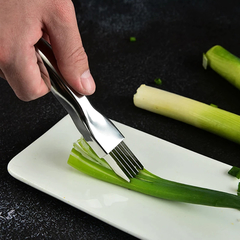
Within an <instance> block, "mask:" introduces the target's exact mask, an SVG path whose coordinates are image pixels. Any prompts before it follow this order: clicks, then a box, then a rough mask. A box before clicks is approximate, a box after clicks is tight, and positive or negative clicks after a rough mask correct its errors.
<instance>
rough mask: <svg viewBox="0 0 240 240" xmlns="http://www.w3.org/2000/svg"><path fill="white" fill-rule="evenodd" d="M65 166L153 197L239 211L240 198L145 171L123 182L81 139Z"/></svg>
mask: <svg viewBox="0 0 240 240" xmlns="http://www.w3.org/2000/svg"><path fill="white" fill-rule="evenodd" d="M68 164H69V165H71V166H72V167H74V168H75V169H77V170H79V171H81V172H83V173H85V174H88V175H90V176H92V177H94V178H97V179H99V180H102V181H106V182H109V183H112V184H115V185H118V186H121V187H124V188H127V189H130V190H134V191H137V192H140V193H144V194H147V195H151V196H154V197H158V198H162V199H167V200H172V201H180V202H186V203H193V204H200V205H207V206H214V207H225V208H235V209H239V210H240V197H239V196H237V195H233V194H230V193H224V192H220V191H215V190H211V189H206V188H200V187H195V186H190V185H186V184H182V183H177V182H173V181H170V180H166V179H163V178H160V177H158V176H156V175H154V174H152V173H150V172H149V171H147V170H146V169H143V170H141V171H140V172H139V173H138V174H137V176H136V177H135V178H132V179H131V181H130V182H127V181H125V180H123V179H122V178H120V177H119V176H117V175H116V174H115V173H114V171H113V170H112V169H111V168H110V167H109V166H108V164H107V163H106V162H105V160H104V159H100V158H99V157H98V156H97V155H96V154H95V153H94V152H93V150H92V149H91V148H90V147H89V146H88V145H87V143H86V142H85V140H84V139H80V140H79V141H78V142H77V143H76V144H74V148H73V149H72V151H71V154H70V156H69V159H68Z"/></svg>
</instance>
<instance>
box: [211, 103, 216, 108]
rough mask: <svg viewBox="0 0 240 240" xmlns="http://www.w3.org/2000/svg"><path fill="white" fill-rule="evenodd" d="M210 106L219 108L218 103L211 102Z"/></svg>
mask: <svg viewBox="0 0 240 240" xmlns="http://www.w3.org/2000/svg"><path fill="white" fill-rule="evenodd" d="M210 106H212V107H215V108H217V107H218V106H217V105H216V104H213V103H211V104H210Z"/></svg>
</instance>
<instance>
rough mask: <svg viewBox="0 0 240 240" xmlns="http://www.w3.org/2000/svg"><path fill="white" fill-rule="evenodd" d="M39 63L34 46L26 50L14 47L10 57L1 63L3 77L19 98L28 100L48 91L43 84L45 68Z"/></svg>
mask: <svg viewBox="0 0 240 240" xmlns="http://www.w3.org/2000/svg"><path fill="white" fill-rule="evenodd" d="M39 64H40V61H39V59H38V57H37V55H36V52H35V48H34V46H33V47H32V49H29V50H28V51H27V50H26V49H25V51H24V49H22V48H21V49H20V50H19V49H17V48H15V54H14V55H12V57H11V59H10V60H9V61H6V62H5V63H4V64H2V65H3V66H2V73H3V77H4V78H5V79H6V80H7V81H8V83H9V85H10V86H11V88H12V89H13V90H14V92H15V94H16V96H17V97H18V98H19V99H21V100H23V101H30V100H34V99H37V98H39V97H41V96H43V95H45V94H46V93H48V92H49V89H48V87H47V86H46V84H45V81H48V78H47V76H46V74H47V73H46V70H45V69H44V68H43V67H42V66H39ZM44 71H45V72H44Z"/></svg>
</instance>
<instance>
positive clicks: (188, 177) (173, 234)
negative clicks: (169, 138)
mask: <svg viewBox="0 0 240 240" xmlns="http://www.w3.org/2000/svg"><path fill="white" fill-rule="evenodd" d="M115 124H116V125H117V127H118V128H119V129H120V130H121V132H122V133H123V134H124V135H125V137H126V143H127V144H128V145H129V147H130V149H131V150H132V151H133V152H134V153H135V154H136V155H137V157H138V158H139V160H140V161H141V162H142V163H143V165H144V166H145V168H146V169H148V170H149V171H151V172H153V173H155V174H157V175H159V176H161V177H163V178H167V179H170V180H175V181H179V182H183V183H187V184H192V185H197V186H201V187H207V188H212V189H216V190H221V191H226V192H230V193H234V194H236V189H237V184H238V180H237V179H235V178H233V177H231V176H229V175H228V174H227V172H228V170H229V169H230V168H231V166H229V165H226V164H223V163H220V162H218V161H216V160H213V159H210V158H207V157H205V156H202V155H200V154H197V153H194V152H191V151H189V150H186V149H184V148H181V147H179V146H176V145H174V144H171V143H169V142H166V141H163V140H161V139H159V138H156V137H153V136H151V135H149V134H146V133H143V132H140V131H138V130H136V129H133V128H130V127H127V126H125V125H122V124H119V123H116V122H115ZM79 137H80V136H79V133H78V131H77V130H76V128H75V126H74V125H73V123H72V121H71V119H70V117H69V116H66V117H65V118H63V119H62V120H61V121H60V122H59V123H57V124H56V125H55V126H54V127H53V128H51V129H50V130H49V131H48V132H46V133H45V134H44V135H43V136H41V137H40V138H39V139H38V140H36V141H35V142H33V143H32V144H31V145H30V146H29V147H27V148H26V149H25V150H23V151H22V152H21V153H19V154H18V155H17V156H16V157H14V158H13V159H12V160H11V161H10V163H9V165H8V171H9V173H10V174H11V175H12V176H13V177H15V178H17V179H18V180H20V181H22V182H24V183H26V184H28V185H30V186H32V187H34V188H37V189H39V190H41V191H43V192H45V193H47V194H49V195H51V196H53V197H55V198H58V199H59V200H61V201H63V202H66V203H67V204H70V205H72V206H74V207H76V208H78V209H80V210H82V211H84V212H86V213H88V214H91V215H92V216H94V217H96V218H99V219H101V220H102V221H104V222H106V223H108V224H111V225H113V226H115V227H117V228H119V229H121V230H123V231H125V232H128V233H130V234H132V235H134V236H136V237H138V238H141V239H168V240H176V239H178V240H181V239H183V240H188V239H189V240H192V239H194V240H198V239H199V240H202V239H204V240H207V239H209V240H210V239H211V240H215V239H216V240H221V239H222V240H226V237H227V238H228V239H239V236H240V235H239V234H240V212H239V211H238V210H235V209H224V208H214V207H206V206H196V205H192V204H184V203H178V202H172V201H166V200H162V199H157V198H154V197H150V196H146V195H144V194H141V193H137V192H134V191H129V190H127V189H124V188H121V187H118V186H115V185H112V184H109V183H105V182H102V181H99V180H97V179H94V178H91V177H89V176H87V175H84V174H82V173H81V172H79V171H77V170H75V169H73V168H72V167H70V166H69V165H68V164H67V160H68V156H69V153H70V151H71V148H72V143H73V142H75V141H76V140H77V139H78V138H79Z"/></svg>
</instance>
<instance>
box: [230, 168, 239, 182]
mask: <svg viewBox="0 0 240 240" xmlns="http://www.w3.org/2000/svg"><path fill="white" fill-rule="evenodd" d="M228 174H229V175H231V176H233V177H236V178H238V179H239V178H240V168H239V167H235V166H233V167H232V168H231V169H230V170H229V171H228Z"/></svg>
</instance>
